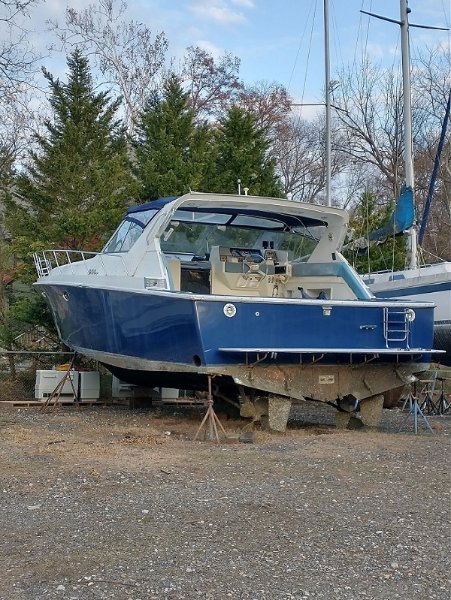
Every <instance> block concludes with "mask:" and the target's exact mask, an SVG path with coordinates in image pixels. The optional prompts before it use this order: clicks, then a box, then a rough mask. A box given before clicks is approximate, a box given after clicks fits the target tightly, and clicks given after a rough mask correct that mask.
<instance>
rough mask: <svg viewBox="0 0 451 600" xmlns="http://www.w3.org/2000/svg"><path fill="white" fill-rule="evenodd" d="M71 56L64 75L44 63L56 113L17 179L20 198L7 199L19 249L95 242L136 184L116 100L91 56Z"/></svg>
mask: <svg viewBox="0 0 451 600" xmlns="http://www.w3.org/2000/svg"><path fill="white" fill-rule="evenodd" d="M67 62H68V67H69V74H68V81H67V83H63V82H61V81H60V80H58V79H55V78H54V77H53V76H52V75H51V74H50V73H49V72H48V71H46V70H45V69H44V76H45V78H46V79H47V81H48V83H49V86H50V91H51V97H50V105H51V109H52V118H51V119H48V120H46V121H45V129H46V135H37V136H36V141H37V145H38V151H36V152H31V156H30V163H29V165H28V167H27V169H26V171H25V173H24V174H23V175H22V176H20V177H19V178H18V180H17V191H18V192H19V194H20V196H21V199H18V198H17V196H16V197H15V198H12V199H10V201H8V202H7V203H6V216H5V223H6V227H7V229H8V230H9V232H10V233H11V236H12V238H13V240H14V242H15V245H16V251H18V252H19V256H20V254H24V253H26V252H27V251H28V252H29V251H30V249H32V248H33V247H36V243H38V244H42V245H48V244H52V245H54V246H57V247H63V248H75V249H77V248H82V247H84V248H86V247H88V248H90V247H91V248H93V249H94V248H98V247H99V246H100V245H101V244H102V241H103V240H104V239H105V238H106V237H107V236H108V235H109V234H110V233H111V230H112V229H113V228H114V226H115V224H116V223H117V222H118V221H119V220H120V218H121V216H122V214H123V212H124V210H125V207H126V204H127V203H128V202H127V199H128V198H129V196H130V195H131V194H132V193H133V191H134V182H133V177H132V174H131V167H130V163H129V159H128V155H127V146H126V139H125V135H124V132H123V129H122V127H121V124H120V122H119V121H118V120H116V117H115V113H116V110H117V107H118V101H116V102H113V101H111V100H110V98H109V97H108V95H107V93H106V92H100V93H96V92H95V89H94V84H93V80H92V77H91V74H90V71H89V66H88V61H87V59H86V58H84V57H83V56H82V55H81V53H80V52H79V51H78V50H75V51H74V52H73V53H72V54H71V55H70V56H69V57H68V61H67Z"/></svg>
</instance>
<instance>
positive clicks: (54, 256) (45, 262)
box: [33, 249, 129, 277]
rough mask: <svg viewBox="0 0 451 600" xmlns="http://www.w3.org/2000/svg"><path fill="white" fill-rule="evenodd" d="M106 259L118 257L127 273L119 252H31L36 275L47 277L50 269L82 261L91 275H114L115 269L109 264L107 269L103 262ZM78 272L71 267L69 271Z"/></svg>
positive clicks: (57, 250) (62, 250)
mask: <svg viewBox="0 0 451 600" xmlns="http://www.w3.org/2000/svg"><path fill="white" fill-rule="evenodd" d="M106 257H108V260H110V259H111V258H118V259H120V261H121V265H122V267H123V272H124V274H125V275H129V273H128V270H127V266H126V264H125V261H124V258H123V257H122V256H121V255H119V254H113V253H108V254H103V253H102V252H86V251H84V250H67V249H61V250H60V249H53V250H41V251H40V252H34V253H33V261H34V265H35V267H36V271H37V274H38V277H47V276H48V275H49V274H50V272H51V271H52V269H55V268H58V267H62V266H66V265H74V264H77V265H79V264H80V263H82V264H83V265H84V266H85V268H86V274H93V275H115V274H117V270H116V269H112V268H111V266H110V268H109V269H108V268H107V265H106V264H105V260H104V259H105V258H106ZM93 258H98V261H97V262H96V263H95V264H93V263H92V262H90V263H89V264H88V262H87V261H88V260H91V259H93ZM99 266H100V267H101V269H102V270H103V273H99V272H98V268H99ZM76 272H79V270H78V269H73V268H72V269H71V273H73V274H74V273H76Z"/></svg>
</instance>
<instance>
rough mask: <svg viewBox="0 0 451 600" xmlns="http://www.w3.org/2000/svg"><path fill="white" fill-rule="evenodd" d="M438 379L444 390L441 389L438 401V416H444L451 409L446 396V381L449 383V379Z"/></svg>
mask: <svg viewBox="0 0 451 600" xmlns="http://www.w3.org/2000/svg"><path fill="white" fill-rule="evenodd" d="M437 379H438V380H439V381H441V383H442V389H441V394H440V397H439V399H438V400H437V405H436V409H437V414H438V415H444V414H446V413H447V412H448V411H449V409H450V408H451V403H450V402H449V400H448V398H447V397H446V394H445V381H447V379H446V378H445V377H437Z"/></svg>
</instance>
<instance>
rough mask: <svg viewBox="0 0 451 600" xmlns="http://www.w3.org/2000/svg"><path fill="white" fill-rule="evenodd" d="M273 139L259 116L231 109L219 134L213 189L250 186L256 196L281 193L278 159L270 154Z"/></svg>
mask: <svg viewBox="0 0 451 600" xmlns="http://www.w3.org/2000/svg"><path fill="white" fill-rule="evenodd" d="M269 146H270V141H269V139H268V136H267V134H266V130H265V129H264V128H262V127H258V125H257V119H256V117H255V116H254V115H253V114H252V113H250V112H248V111H246V110H244V109H242V108H239V107H233V108H231V109H230V110H229V112H228V114H227V117H226V119H225V120H224V122H223V123H222V124H221V126H220V128H219V130H218V134H217V148H216V164H215V169H214V175H213V177H212V179H211V181H210V182H209V183H210V187H211V191H215V192H220V193H236V192H237V188H238V180H239V181H240V186H241V190H242V192H243V190H244V189H245V188H248V193H249V194H250V195H254V196H273V197H281V196H282V185H281V183H280V181H279V179H278V177H277V175H276V173H275V161H274V160H273V159H271V158H269V157H268V149H269Z"/></svg>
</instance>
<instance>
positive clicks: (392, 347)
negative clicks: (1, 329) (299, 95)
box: [34, 193, 434, 429]
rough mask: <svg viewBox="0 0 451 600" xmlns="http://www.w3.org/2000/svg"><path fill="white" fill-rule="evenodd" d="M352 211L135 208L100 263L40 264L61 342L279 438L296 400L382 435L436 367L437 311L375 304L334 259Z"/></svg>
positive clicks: (73, 258)
mask: <svg viewBox="0 0 451 600" xmlns="http://www.w3.org/2000/svg"><path fill="white" fill-rule="evenodd" d="M347 224H348V213H347V212H346V211H345V210H342V209H339V208H333V207H330V206H320V205H314V204H307V203H302V202H294V201H289V200H285V199H280V198H266V197H254V196H247V195H221V194H208V193H189V194H185V195H183V196H180V197H172V198H164V199H160V200H155V201H152V202H148V203H146V204H141V205H138V206H133V207H131V208H129V210H128V211H127V214H126V215H125V218H124V220H123V221H122V223H121V224H120V225H119V227H118V228H117V230H116V231H115V233H114V234H113V236H112V237H111V239H110V240H109V241H108V243H107V244H106V245H105V247H104V248H103V250H102V251H101V252H98V253H93V252H84V251H78V250H66V249H61V250H58V249H52V250H45V251H42V252H37V253H35V254H34V262H35V265H36V269H37V273H38V280H37V282H36V284H35V285H36V286H37V288H38V289H39V290H40V291H41V292H42V294H43V295H44V296H45V298H46V300H47V302H48V304H49V306H50V309H51V311H52V314H53V317H54V320H55V323H56V326H57V328H58V332H59V335H60V338H61V340H62V341H63V342H64V343H65V344H66V345H67V346H69V347H70V348H72V349H73V350H74V351H75V352H79V353H81V354H83V355H85V356H87V357H89V358H92V359H95V360H97V361H99V362H100V363H102V364H103V365H105V366H106V367H107V368H108V369H109V370H110V371H111V372H112V373H113V374H114V375H116V376H117V377H119V378H120V379H121V380H124V381H126V382H129V383H132V384H137V385H140V386H149V387H154V386H162V387H173V388H182V389H196V390H207V389H208V386H209V382H210V385H211V383H213V390H214V395H215V398H216V399H221V400H224V401H226V402H228V403H230V404H231V405H233V406H234V407H235V408H239V409H240V411H241V414H242V415H243V416H250V417H252V418H253V419H254V420H258V419H259V418H260V419H262V420H263V421H265V422H267V423H269V426H270V427H272V428H274V429H283V428H284V427H285V424H286V419H287V417H288V410H289V407H290V406H291V403H292V402H293V401H304V400H312V401H319V402H326V403H329V404H331V405H333V406H335V407H336V408H337V410H338V411H339V412H340V413H343V412H345V411H346V413H347V414H348V415H349V416H351V415H352V414H355V412H356V411H360V417H361V420H362V421H363V423H366V424H368V425H377V423H378V419H379V417H380V413H381V410H382V402H383V396H382V395H383V393H384V392H386V391H387V390H390V389H393V388H396V387H399V386H401V385H404V384H406V383H409V382H411V381H412V380H413V379H414V378H415V376H416V375H418V374H419V373H421V372H423V371H426V370H427V369H428V368H429V364H430V361H431V354H432V353H433V345H432V344H433V323H434V304H433V303H431V302H414V301H410V300H402V299H401V300H394V299H377V298H375V297H374V296H373V294H372V293H371V292H370V290H369V289H368V287H367V286H366V285H365V284H364V283H363V281H362V279H361V277H360V276H359V275H358V274H357V273H356V271H355V270H354V269H353V268H352V267H351V265H350V264H349V263H348V262H347V260H346V259H345V258H344V257H343V255H342V254H341V253H340V248H341V246H342V243H343V240H344V239H345V236H346V231H347Z"/></svg>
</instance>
